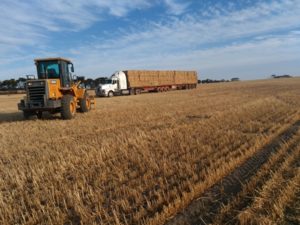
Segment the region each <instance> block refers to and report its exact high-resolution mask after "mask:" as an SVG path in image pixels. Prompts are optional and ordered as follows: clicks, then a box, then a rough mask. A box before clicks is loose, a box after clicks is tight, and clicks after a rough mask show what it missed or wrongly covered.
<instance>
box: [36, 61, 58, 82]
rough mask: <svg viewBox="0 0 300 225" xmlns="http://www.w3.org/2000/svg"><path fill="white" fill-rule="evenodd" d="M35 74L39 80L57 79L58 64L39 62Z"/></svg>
mask: <svg viewBox="0 0 300 225" xmlns="http://www.w3.org/2000/svg"><path fill="white" fill-rule="evenodd" d="M37 73H38V78H39V79H46V78H49V79H59V77H60V73H59V65H58V62H51V61H49V62H39V63H38V65H37Z"/></svg>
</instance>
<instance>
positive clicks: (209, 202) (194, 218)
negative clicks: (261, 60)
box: [166, 120, 300, 225]
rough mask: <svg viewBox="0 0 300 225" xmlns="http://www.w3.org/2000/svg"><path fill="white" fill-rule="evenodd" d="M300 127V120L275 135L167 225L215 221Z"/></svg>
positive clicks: (204, 224)
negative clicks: (244, 185) (222, 208)
mask: <svg viewBox="0 0 300 225" xmlns="http://www.w3.org/2000/svg"><path fill="white" fill-rule="evenodd" d="M299 128H300V120H298V121H297V122H295V123H294V124H292V125H291V126H290V127H289V128H288V129H286V130H285V131H283V132H282V133H281V134H279V135H278V136H277V137H275V138H274V139H273V140H272V141H271V142H270V143H269V144H267V145H265V146H264V147H263V148H262V149H261V150H259V151H258V152H256V153H255V154H254V155H253V156H252V157H251V158H249V159H248V160H247V161H246V162H244V163H243V164H242V165H241V166H239V167H238V168H236V169H235V170H234V171H233V172H231V173H230V174H229V175H228V176H226V177H224V178H223V179H221V180H220V181H219V182H217V183H216V184H214V185H213V186H212V187H210V188H209V189H207V191H205V192H204V193H203V194H202V195H201V197H199V198H198V199H196V200H194V201H192V203H190V205H189V206H188V207H187V208H185V209H184V210H183V211H182V212H180V213H179V214H177V215H176V216H175V217H173V218H172V219H170V220H169V221H168V222H167V223H166V225H171V224H175V225H183V224H184V225H188V224H199V225H201V224H203V225H206V224H210V223H212V222H213V218H214V216H215V215H216V214H217V213H218V212H219V210H220V209H221V207H222V206H223V205H224V204H227V203H228V202H229V201H230V200H231V199H232V198H233V197H234V196H235V195H237V194H238V193H239V192H240V191H241V190H242V188H243V184H245V183H246V182H247V181H248V180H249V179H250V178H251V176H253V175H255V174H256V172H257V171H258V170H259V169H260V167H261V166H262V165H263V164H264V163H265V162H267V160H268V158H269V157H270V155H271V154H272V153H274V152H276V151H277V150H278V149H280V147H281V144H282V142H287V141H288V140H290V139H292V138H293V136H294V135H295V134H296V132H297V131H298V129H299Z"/></svg>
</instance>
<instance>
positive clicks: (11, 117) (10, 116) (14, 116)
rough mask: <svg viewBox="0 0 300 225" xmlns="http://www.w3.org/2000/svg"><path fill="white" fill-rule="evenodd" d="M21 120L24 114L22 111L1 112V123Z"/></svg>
mask: <svg viewBox="0 0 300 225" xmlns="http://www.w3.org/2000/svg"><path fill="white" fill-rule="evenodd" d="M21 120H23V114H22V113H21V112H11V113H3V112H0V123H3V122H15V121H21Z"/></svg>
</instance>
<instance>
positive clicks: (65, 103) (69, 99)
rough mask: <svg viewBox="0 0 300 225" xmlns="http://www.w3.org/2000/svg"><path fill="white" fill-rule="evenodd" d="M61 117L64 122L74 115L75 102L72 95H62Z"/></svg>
mask: <svg viewBox="0 0 300 225" xmlns="http://www.w3.org/2000/svg"><path fill="white" fill-rule="evenodd" d="M60 113H61V117H62V118H63V119H64V120H70V119H72V118H74V116H75V114H76V102H75V101H74V97H73V95H69V94H68V95H64V96H63V97H62V99H61V112H60Z"/></svg>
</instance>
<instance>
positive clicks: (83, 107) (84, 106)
mask: <svg viewBox="0 0 300 225" xmlns="http://www.w3.org/2000/svg"><path fill="white" fill-rule="evenodd" d="M79 106H80V112H83V113H85V112H88V111H90V110H91V100H90V98H89V95H88V93H85V94H84V96H83V98H82V99H79Z"/></svg>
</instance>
